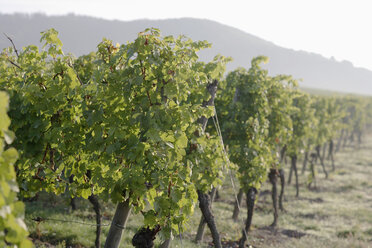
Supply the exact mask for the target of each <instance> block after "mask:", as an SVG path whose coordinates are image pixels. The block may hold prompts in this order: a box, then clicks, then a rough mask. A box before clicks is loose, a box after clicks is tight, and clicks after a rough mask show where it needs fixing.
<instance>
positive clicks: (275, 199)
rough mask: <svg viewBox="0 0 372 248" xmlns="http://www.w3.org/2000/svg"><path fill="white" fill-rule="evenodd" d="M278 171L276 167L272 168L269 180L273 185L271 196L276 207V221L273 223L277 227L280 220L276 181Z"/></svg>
mask: <svg viewBox="0 0 372 248" xmlns="http://www.w3.org/2000/svg"><path fill="white" fill-rule="evenodd" d="M277 175H278V171H277V170H276V169H270V173H269V180H270V183H271V185H272V190H271V198H272V200H273V208H274V221H273V223H272V224H271V226H272V227H275V226H276V224H277V222H278V192H277V187H276V182H277V179H278V176H277Z"/></svg>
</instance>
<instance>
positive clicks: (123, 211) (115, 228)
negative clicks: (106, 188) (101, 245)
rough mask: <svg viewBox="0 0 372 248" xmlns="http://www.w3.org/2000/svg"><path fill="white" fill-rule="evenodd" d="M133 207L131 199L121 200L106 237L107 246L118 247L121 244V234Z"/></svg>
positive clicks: (106, 247) (110, 247) (107, 247)
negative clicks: (130, 203)
mask: <svg viewBox="0 0 372 248" xmlns="http://www.w3.org/2000/svg"><path fill="white" fill-rule="evenodd" d="M130 210H131V207H130V205H129V200H126V201H124V202H120V203H119V204H118V205H117V206H116V211H115V215H114V218H113V219H112V222H111V226H110V230H109V233H108V235H107V238H106V243H105V248H117V247H119V245H120V240H121V236H122V233H123V230H124V228H125V225H126V224H127V221H128V217H129V214H130Z"/></svg>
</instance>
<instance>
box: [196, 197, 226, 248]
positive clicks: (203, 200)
mask: <svg viewBox="0 0 372 248" xmlns="http://www.w3.org/2000/svg"><path fill="white" fill-rule="evenodd" d="M197 192H198V199H199V207H200V210H201V212H202V214H203V218H204V220H205V221H206V222H207V225H208V227H209V230H210V231H211V234H212V238H213V244H214V247H217V248H222V244H221V238H220V234H219V232H218V230H217V226H216V222H215V221H214V216H213V213H212V210H211V198H210V197H209V195H208V194H205V193H203V192H202V191H200V190H198V191H197Z"/></svg>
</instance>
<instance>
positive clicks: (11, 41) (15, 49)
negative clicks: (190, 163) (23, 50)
mask: <svg viewBox="0 0 372 248" xmlns="http://www.w3.org/2000/svg"><path fill="white" fill-rule="evenodd" d="M3 34H4V35H5V37H6V38H8V40H9V41H10V43H12V45H13V48H14V52H15V53H16V54H17V57H19V55H18V50H17V48H16V46H15V45H14V42H13V40H12V39H11V38H10V37H9V36H8V35H6V33H3Z"/></svg>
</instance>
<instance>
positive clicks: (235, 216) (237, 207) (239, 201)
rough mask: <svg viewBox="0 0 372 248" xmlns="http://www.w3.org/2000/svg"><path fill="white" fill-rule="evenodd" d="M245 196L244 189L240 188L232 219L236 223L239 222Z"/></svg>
mask: <svg viewBox="0 0 372 248" xmlns="http://www.w3.org/2000/svg"><path fill="white" fill-rule="evenodd" d="M243 195H244V191H243V189H242V188H240V189H239V193H238V196H237V201H235V204H234V212H233V215H232V219H233V220H234V221H235V222H237V221H238V217H239V211H240V208H241V206H242V200H243Z"/></svg>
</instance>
